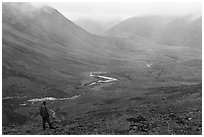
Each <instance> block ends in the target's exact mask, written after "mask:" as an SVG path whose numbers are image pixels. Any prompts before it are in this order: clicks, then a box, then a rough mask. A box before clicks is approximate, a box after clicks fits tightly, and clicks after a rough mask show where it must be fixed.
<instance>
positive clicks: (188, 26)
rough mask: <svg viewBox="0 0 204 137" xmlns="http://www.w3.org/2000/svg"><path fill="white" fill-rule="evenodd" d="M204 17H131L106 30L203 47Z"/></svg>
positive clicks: (167, 42)
mask: <svg viewBox="0 0 204 137" xmlns="http://www.w3.org/2000/svg"><path fill="white" fill-rule="evenodd" d="M201 23H202V18H201V17H199V18H196V19H193V20H192V19H191V17H190V16H184V17H174V16H169V17H162V16H145V17H133V18H129V19H127V20H125V21H123V22H121V23H119V24H117V25H116V26H114V27H113V28H111V29H110V30H109V31H107V32H106V35H111V36H123V37H130V36H142V37H144V38H146V39H149V40H152V41H154V42H156V43H158V44H163V45H177V46H190V47H195V48H201V47H202V41H201V38H202V32H201V30H202V24H201Z"/></svg>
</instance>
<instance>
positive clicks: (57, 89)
mask: <svg viewBox="0 0 204 137" xmlns="http://www.w3.org/2000/svg"><path fill="white" fill-rule="evenodd" d="M58 4H59V3H58ZM66 4H69V3H66ZM66 4H65V5H66ZM70 4H71V3H70ZM52 5H53V4H48V5H42V6H37V7H36V6H35V4H33V3H5V2H4V3H2V119H3V121H2V125H3V128H2V132H3V134H60V135H61V134H154V135H155V134H201V133H202V16H200V14H198V16H195V15H192V14H190V13H189V12H187V13H188V14H183V15H179V16H177V15H158V14H155V15H140V16H131V17H128V18H125V19H124V18H122V17H121V18H118V17H116V18H113V20H105V19H104V21H100V20H99V21H95V20H91V19H90V18H86V16H85V17H84V18H77V19H76V18H75V19H74V20H70V19H69V17H67V15H65V14H63V13H61V12H60V11H63V10H61V9H60V8H59V9H57V8H56V7H57V6H56V7H55V8H56V9H55V8H53V7H54V6H52ZM56 5H57V4H56ZM79 5H80V4H79ZM82 5H83V4H82ZM113 5H114V4H113ZM194 6H195V5H194ZM65 7H66V6H64V8H65ZM68 7H69V6H68V5H67V9H68ZM99 7H100V6H99ZM101 7H103V6H101ZM115 7H117V4H116V5H115ZM192 7H193V6H192ZM65 9H66V8H65ZM113 9H114V8H113ZM141 9H142V8H141ZM70 10H71V8H70ZM72 10H73V11H74V9H72ZM93 10H94V8H93ZM104 10H105V9H104ZM81 11H83V8H81ZM107 11H108V10H107ZM183 11H184V10H183ZM186 11H188V10H186ZM84 12H85V11H84ZM64 13H65V12H64ZM77 13H78V11H77ZM104 13H105V11H104ZM113 13H114V12H113ZM116 13H117V12H116ZM181 13H182V10H181ZM199 13H200V12H199ZM70 14H71V13H70ZM82 15H83V14H82ZM84 15H85V14H84ZM87 15H88V14H87ZM104 16H105V15H104ZM70 17H71V16H70ZM87 17H88V16H87ZM111 17H112V16H111ZM101 20H103V18H101ZM44 100H46V101H47V105H48V108H50V114H51V121H52V122H53V125H54V126H55V127H57V128H56V129H55V130H45V131H43V130H42V129H41V118H40V116H39V106H40V105H41V104H42V101H44ZM14 125H18V126H14Z"/></svg>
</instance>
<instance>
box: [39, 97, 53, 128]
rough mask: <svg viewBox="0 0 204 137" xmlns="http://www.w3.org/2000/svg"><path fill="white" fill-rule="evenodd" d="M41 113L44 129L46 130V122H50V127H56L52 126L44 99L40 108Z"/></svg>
mask: <svg viewBox="0 0 204 137" xmlns="http://www.w3.org/2000/svg"><path fill="white" fill-rule="evenodd" d="M40 115H41V117H42V122H43V129H44V130H45V129H46V127H45V123H46V122H47V123H48V124H49V127H50V129H54V127H52V125H51V123H50V119H49V113H48V111H47V108H46V102H45V101H43V105H42V106H41V108H40Z"/></svg>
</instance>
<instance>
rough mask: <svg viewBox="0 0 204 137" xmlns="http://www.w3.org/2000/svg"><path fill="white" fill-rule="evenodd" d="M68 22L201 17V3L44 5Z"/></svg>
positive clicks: (79, 3)
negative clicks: (165, 16)
mask: <svg viewBox="0 0 204 137" xmlns="http://www.w3.org/2000/svg"><path fill="white" fill-rule="evenodd" d="M46 4H48V5H50V6H52V7H54V8H55V9H57V10H58V11H59V12H61V13H62V14H63V15H64V16H66V17H67V18H68V19H70V20H77V19H79V18H87V19H93V20H99V19H100V20H103V19H104V20H112V19H118V18H119V19H126V18H129V17H134V16H142V15H178V16H182V15H187V14H192V15H201V14H202V5H201V3H189V2H188V3H155V2H154V3H124V2H122V3H116V2H115V3H113V2H112V3H109V2H106V3H104V2H103V3H102V2H100V3H99V2H96V3H94V2H84V3H83V2H78V3H73V2H72V3H70V2H69V3H46Z"/></svg>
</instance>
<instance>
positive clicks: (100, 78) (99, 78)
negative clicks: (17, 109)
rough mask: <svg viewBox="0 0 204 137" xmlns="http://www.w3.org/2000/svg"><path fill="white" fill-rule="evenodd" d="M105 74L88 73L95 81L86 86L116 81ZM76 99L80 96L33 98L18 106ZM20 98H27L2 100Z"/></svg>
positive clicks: (13, 97)
mask: <svg viewBox="0 0 204 137" xmlns="http://www.w3.org/2000/svg"><path fill="white" fill-rule="evenodd" d="M105 73H106V72H90V73H89V76H90V77H94V78H96V79H97V80H95V81H93V82H91V83H89V84H88V85H89V86H96V85H99V84H101V83H108V82H113V81H116V80H118V79H116V78H112V77H108V76H104V75H103V74H105ZM78 97H80V95H75V96H72V97H66V98H55V97H44V98H33V99H29V100H27V102H24V103H23V104H20V106H26V105H27V103H29V102H31V103H32V104H34V103H35V102H41V101H64V100H72V99H76V98H78ZM22 98H27V96H12V97H4V98H2V99H3V100H7V99H22Z"/></svg>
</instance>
